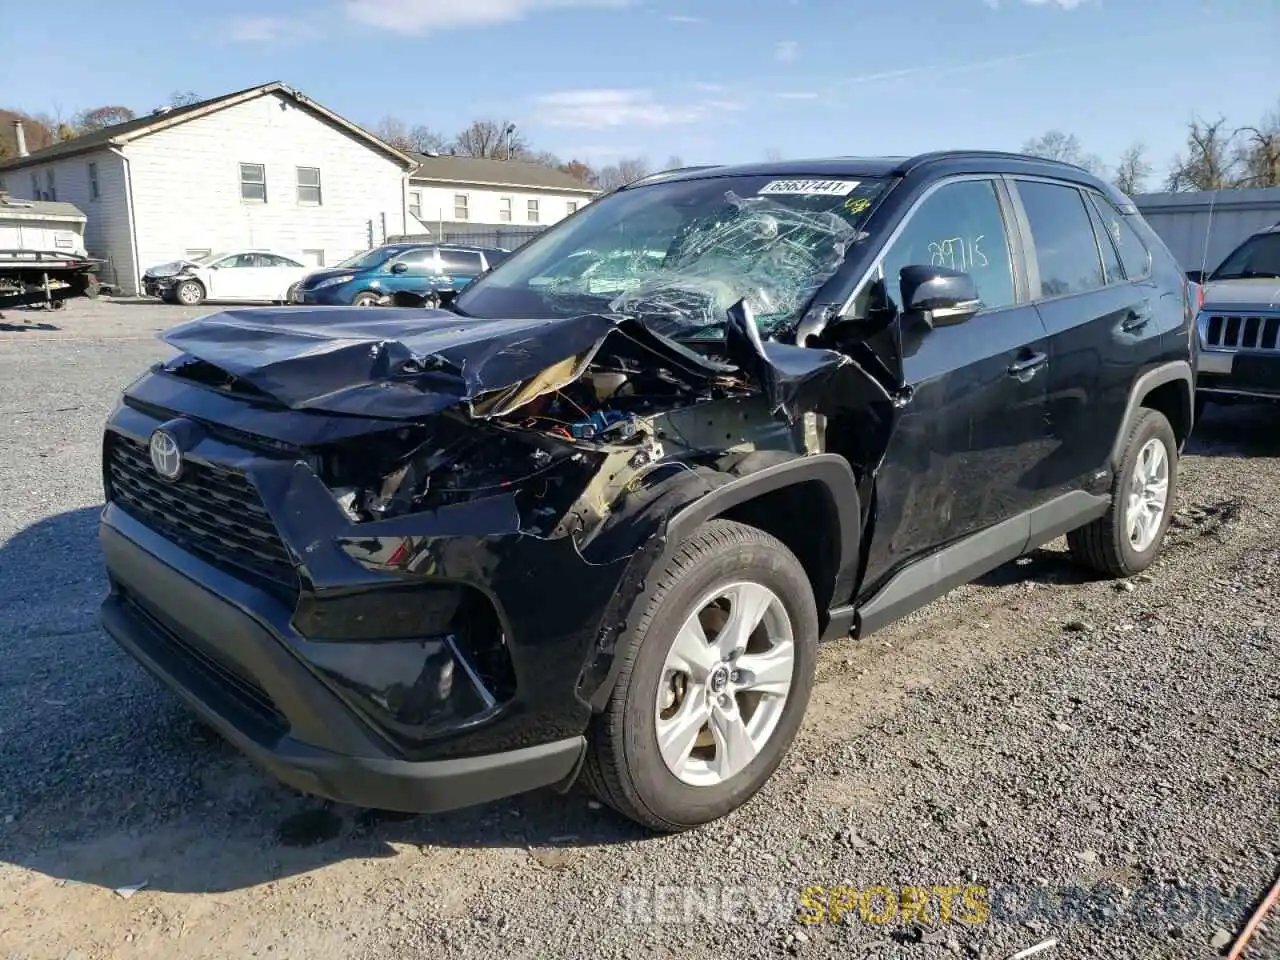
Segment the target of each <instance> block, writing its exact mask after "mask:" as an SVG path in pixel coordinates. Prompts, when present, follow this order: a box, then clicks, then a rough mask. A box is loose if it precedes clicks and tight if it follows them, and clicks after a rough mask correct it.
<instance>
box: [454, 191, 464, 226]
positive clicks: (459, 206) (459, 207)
mask: <svg viewBox="0 0 1280 960" xmlns="http://www.w3.org/2000/svg"><path fill="white" fill-rule="evenodd" d="M453 219H455V220H466V219H467V195H466V194H465V193H455V194H454V195H453Z"/></svg>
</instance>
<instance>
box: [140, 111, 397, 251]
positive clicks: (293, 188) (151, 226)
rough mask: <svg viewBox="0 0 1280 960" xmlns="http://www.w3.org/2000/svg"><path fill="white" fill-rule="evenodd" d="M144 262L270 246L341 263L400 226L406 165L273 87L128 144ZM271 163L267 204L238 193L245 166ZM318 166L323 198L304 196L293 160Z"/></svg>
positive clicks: (269, 164)
mask: <svg viewBox="0 0 1280 960" xmlns="http://www.w3.org/2000/svg"><path fill="white" fill-rule="evenodd" d="M124 151H125V154H126V156H128V157H129V162H130V165H131V168H132V174H133V196H134V217H135V219H136V223H137V231H138V254H139V260H140V261H141V263H142V266H143V268H146V267H148V266H151V265H154V264H157V263H162V262H164V261H166V260H170V259H173V258H174V257H175V256H181V255H182V254H183V253H184V251H187V250H195V249H207V250H218V249H227V248H232V247H241V246H250V247H269V248H271V249H273V250H277V251H279V252H280V253H284V254H292V255H293V256H297V257H301V256H302V251H304V250H307V251H312V253H309V254H308V258H309V259H315V256H316V254H315V251H323V256H324V260H325V262H326V263H330V264H332V263H337V262H338V261H339V260H341V259H344V258H345V257H348V256H350V255H351V254H352V253H355V252H358V251H360V250H363V249H365V248H367V247H368V246H369V240H370V236H369V229H370V223H371V222H372V227H373V242H374V243H375V244H377V243H381V242H382V239H383V226H382V221H383V217H384V216H385V218H386V232H387V233H388V234H396V233H401V232H403V231H404V226H405V201H404V185H405V180H406V176H405V171H404V169H403V168H402V167H401V166H400V165H399V164H398V163H397V162H396V161H395V160H394V159H393V158H392V157H391V156H389V155H388V154H385V153H383V152H382V151H380V150H376V149H374V148H373V147H371V146H370V145H369V144H368V143H367V142H366V141H364V140H361V139H358V138H356V137H354V136H352V135H351V134H349V133H347V132H346V131H345V130H342V129H341V128H339V127H337V126H335V125H333V124H330V123H329V122H328V121H327V120H324V119H322V118H321V117H319V116H317V115H316V114H314V113H312V112H311V111H309V110H307V109H306V108H305V107H302V106H299V105H298V104H297V103H296V102H295V101H293V100H291V99H289V98H287V97H283V96H279V95H276V94H271V95H267V96H262V97H258V98H256V99H253V100H250V101H247V102H245V103H241V104H238V105H236V106H233V107H228V108H226V109H224V110H219V111H216V112H214V113H211V114H209V115H207V116H204V117H200V118H198V119H195V120H189V121H187V122H185V123H180V124H177V125H175V126H173V127H171V128H169V129H167V130H161V131H158V132H156V133H153V134H151V135H149V136H146V137H142V138H140V139H138V140H136V141H134V142H132V143H129V144H128V145H126V146H125V148H124ZM241 163H253V164H261V165H262V166H264V167H265V168H266V181H267V199H266V202H265V203H263V202H258V201H247V200H242V199H241V195H240V164H241ZM298 167H316V168H319V170H320V187H321V203H320V204H319V205H307V204H302V203H299V202H298V192H297V168H298Z"/></svg>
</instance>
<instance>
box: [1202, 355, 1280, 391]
mask: <svg viewBox="0 0 1280 960" xmlns="http://www.w3.org/2000/svg"><path fill="white" fill-rule="evenodd" d="M1196 391H1197V393H1203V394H1205V395H1207V396H1210V397H1214V396H1219V397H1227V396H1236V397H1254V398H1258V399H1269V400H1280V351H1275V350H1272V351H1261V350H1259V351H1226V350H1202V351H1201V352H1200V358H1199V361H1198V362H1197V365H1196Z"/></svg>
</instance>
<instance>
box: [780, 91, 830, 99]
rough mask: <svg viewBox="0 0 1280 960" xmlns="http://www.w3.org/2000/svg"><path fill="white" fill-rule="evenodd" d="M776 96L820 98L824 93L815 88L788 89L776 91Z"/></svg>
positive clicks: (782, 97)
mask: <svg viewBox="0 0 1280 960" xmlns="http://www.w3.org/2000/svg"><path fill="white" fill-rule="evenodd" d="M774 96H775V97H777V98H778V99H779V100H818V99H820V98H821V96H822V94H820V93H817V92H816V91H814V90H788V91H784V92H782V93H775V94H774Z"/></svg>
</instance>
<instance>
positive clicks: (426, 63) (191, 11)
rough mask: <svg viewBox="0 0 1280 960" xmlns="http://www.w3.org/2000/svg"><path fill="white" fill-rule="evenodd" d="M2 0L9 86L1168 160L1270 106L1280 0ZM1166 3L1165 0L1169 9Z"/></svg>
mask: <svg viewBox="0 0 1280 960" xmlns="http://www.w3.org/2000/svg"><path fill="white" fill-rule="evenodd" d="M110 6H111V7H112V8H113V9H112V10H111V12H110V13H109V14H107V13H105V12H104V11H105V10H106V9H107V8H106V7H101V6H96V7H95V9H96V10H97V12H96V13H95V14H94V21H95V23H96V24H97V29H95V31H94V34H95V37H96V39H95V40H94V42H91V43H76V44H73V45H72V46H71V47H70V48H67V50H66V52H62V51H59V50H58V49H57V48H56V47H50V45H49V40H48V22H47V19H42V18H41V17H38V16H32V17H16V18H13V17H11V18H9V19H8V22H7V25H6V36H5V49H6V55H5V57H4V58H3V61H4V62H3V63H0V101H3V103H0V105H3V106H12V107H17V108H20V109H25V110H29V111H33V112H41V111H48V112H61V113H62V114H63V115H64V116H69V115H71V114H74V113H75V112H76V111H77V110H80V109H82V108H85V107H89V106H95V105H100V104H103V103H113V104H114V103H120V104H124V105H127V106H130V107H132V108H134V109H135V110H139V111H141V110H144V109H148V108H150V107H152V106H155V105H158V104H159V103H161V102H163V101H164V100H165V99H166V98H167V97H168V95H169V94H170V93H171V92H172V91H174V90H179V89H181V90H194V91H196V92H198V93H200V94H201V95H203V96H214V95H217V94H221V93H226V92H229V91H231V90H234V89H238V88H241V87H247V86H252V85H254V84H257V83H262V82H266V81H269V80H282V81H284V82H286V83H289V84H291V85H293V86H295V87H298V88H300V89H301V90H303V91H304V92H305V93H307V94H308V95H309V96H311V97H313V98H314V99H316V100H319V101H320V102H322V103H324V104H325V105H327V106H329V107H330V108H332V109H334V110H337V111H338V112H339V113H341V114H343V115H345V116H347V117H349V118H350V119H352V120H355V121H357V122H360V123H365V124H373V123H375V122H376V121H377V120H378V118H379V117H381V116H382V115H384V114H387V113H392V114H395V115H398V116H399V117H401V118H402V119H404V120H405V121H406V122H408V123H409V124H415V123H424V124H426V125H428V126H430V127H432V128H435V129H437V130H440V131H443V132H445V133H451V132H453V131H455V130H456V129H458V128H459V127H461V126H464V125H465V124H466V123H467V121H468V120H470V119H471V118H473V117H476V116H486V117H494V118H496V119H500V118H511V119H513V120H515V121H516V122H517V123H518V124H519V125H520V127H521V129H522V130H523V131H524V133H525V135H526V137H527V138H528V139H529V140H530V142H531V144H532V145H533V146H534V147H535V148H538V149H547V150H552V151H555V152H556V153H558V154H561V155H562V156H565V157H566V158H568V157H571V156H578V157H580V158H582V159H586V160H588V161H590V162H595V163H604V162H610V161H612V160H613V159H616V157H617V156H619V155H636V154H641V155H645V156H647V157H648V158H649V159H650V160H652V161H653V162H654V163H659V164H660V163H662V162H664V161H665V160H666V158H667V157H668V156H670V155H673V154H674V155H678V156H680V157H682V158H683V159H684V160H685V161H686V162H689V163H696V162H711V161H723V162H733V161H750V160H758V159H762V158H764V156H765V155H766V153H768V152H771V151H777V152H778V153H781V154H782V155H783V156H785V157H792V158H794V157H804V156H820V155H830V154H873V153H890V154H900V153H912V152H916V151H920V150H927V149H933V148H943V147H961V146H973V147H991V148H999V149H1018V148H1019V147H1020V145H1021V144H1022V143H1023V142H1024V141H1025V140H1026V139H1027V138H1028V137H1031V136H1034V135H1037V134H1039V133H1042V132H1044V131H1045V130H1047V129H1050V128H1055V127H1056V128H1059V129H1062V130H1066V131H1069V132H1074V133H1075V134H1077V135H1078V136H1079V138H1080V140H1081V141H1082V143H1083V145H1084V147H1085V148H1086V149H1087V150H1088V151H1090V152H1093V153H1096V154H1098V155H1100V156H1101V157H1102V158H1103V159H1104V160H1105V161H1107V162H1109V163H1114V161H1115V160H1116V158H1117V157H1118V156H1119V154H1120V152H1121V151H1122V150H1123V149H1124V148H1125V147H1126V146H1127V145H1128V144H1130V143H1132V142H1133V141H1135V140H1141V141H1144V142H1145V143H1146V144H1147V146H1148V148H1149V156H1150V159H1151V161H1152V162H1153V163H1154V164H1155V166H1156V168H1157V173H1158V175H1163V172H1164V170H1165V168H1166V166H1167V161H1168V159H1169V158H1170V157H1171V156H1172V155H1173V154H1174V153H1175V152H1176V151H1178V150H1179V149H1180V148H1181V146H1182V140H1183V135H1184V131H1185V122H1186V120H1187V119H1188V118H1189V117H1190V116H1191V115H1192V113H1193V112H1198V113H1200V114H1201V115H1205V116H1217V115H1218V114H1225V115H1226V116H1227V117H1228V118H1229V120H1230V121H1231V122H1232V123H1233V124H1236V125H1243V124H1246V123H1255V122H1258V121H1259V120H1260V119H1261V118H1262V116H1263V115H1264V114H1265V113H1266V112H1267V111H1268V110H1271V109H1273V108H1275V107H1277V106H1278V105H1280V81H1277V79H1276V77H1277V74H1276V72H1275V65H1276V63H1277V55H1276V50H1277V47H1278V45H1280V0H898V2H889V0H885V2H882V3H874V4H872V3H867V2H865V0H863V2H857V0H843V2H841V0H755V2H754V4H753V3H752V0H308V2H302V0H281V2H274V3H272V2H267V0H257V2H251V0H220V2H219V3H217V4H192V5H188V6H185V7H183V8H182V10H181V11H177V10H176V9H175V8H174V7H173V4H172V2H168V0H167V2H164V3H161V2H152V0H131V2H129V3H127V4H124V3H120V4H112V5H110ZM1156 10H1158V11H1159V12H1158V13H1157V12H1156Z"/></svg>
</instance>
